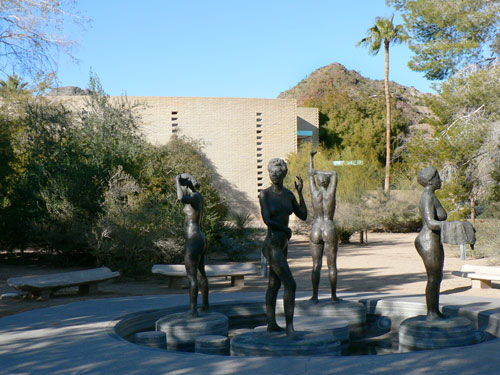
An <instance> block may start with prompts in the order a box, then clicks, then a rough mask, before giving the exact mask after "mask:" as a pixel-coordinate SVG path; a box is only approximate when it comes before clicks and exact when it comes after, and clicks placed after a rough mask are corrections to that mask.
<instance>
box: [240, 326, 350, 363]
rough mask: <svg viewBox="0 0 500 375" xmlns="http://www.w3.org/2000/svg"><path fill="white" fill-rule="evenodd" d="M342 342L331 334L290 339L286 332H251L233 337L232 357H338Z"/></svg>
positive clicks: (313, 333) (314, 334) (306, 334)
mask: <svg viewBox="0 0 500 375" xmlns="http://www.w3.org/2000/svg"><path fill="white" fill-rule="evenodd" d="M340 349H341V348H340V341H339V340H337V338H336V337H335V336H333V335H332V334H331V333H321V332H300V331H297V332H296V334H295V336H293V337H288V336H287V335H286V334H285V333H284V332H272V333H269V332H259V331H254V332H249V333H244V334H241V335H237V336H235V337H233V339H232V340H231V355H232V356H264V357H271V356H337V355H340Z"/></svg>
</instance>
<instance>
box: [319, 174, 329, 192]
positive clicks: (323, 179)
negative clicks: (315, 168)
mask: <svg viewBox="0 0 500 375" xmlns="http://www.w3.org/2000/svg"><path fill="white" fill-rule="evenodd" d="M316 181H318V185H319V186H322V187H324V188H327V187H328V185H329V184H330V175H329V174H326V173H321V172H318V174H317V175H316Z"/></svg>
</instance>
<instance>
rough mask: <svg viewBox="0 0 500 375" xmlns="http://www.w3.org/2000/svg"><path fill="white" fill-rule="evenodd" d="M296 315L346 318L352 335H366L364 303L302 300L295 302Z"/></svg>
mask: <svg viewBox="0 0 500 375" xmlns="http://www.w3.org/2000/svg"><path fill="white" fill-rule="evenodd" d="M295 316H296V317H298V316H308V317H312V316H321V317H328V318H336V319H340V320H344V321H346V322H347V324H348V325H349V331H350V335H351V337H352V336H354V337H361V336H363V335H364V332H365V326H366V307H365V305H363V304H362V303H359V302H352V301H345V300H342V301H332V300H329V299H328V300H319V301H318V303H314V302H312V301H310V300H300V301H296V303H295Z"/></svg>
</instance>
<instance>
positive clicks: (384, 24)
mask: <svg viewBox="0 0 500 375" xmlns="http://www.w3.org/2000/svg"><path fill="white" fill-rule="evenodd" d="M393 21H394V16H392V17H391V18H390V19H389V18H384V17H377V18H376V20H375V25H373V26H372V27H370V28H369V29H368V32H367V36H366V38H363V39H361V40H360V41H359V43H358V44H357V46H364V47H367V48H368V51H369V53H370V54H371V55H376V54H378V52H379V51H380V47H382V45H385V48H387V50H388V49H389V45H390V44H401V43H404V42H406V41H407V40H408V36H407V35H406V31H405V29H404V28H403V26H402V25H394V22H393Z"/></svg>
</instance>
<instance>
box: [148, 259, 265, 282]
mask: <svg viewBox="0 0 500 375" xmlns="http://www.w3.org/2000/svg"><path fill="white" fill-rule="evenodd" d="M151 272H153V273H156V274H161V275H164V276H168V277H169V284H168V286H169V288H172V287H174V284H177V285H178V281H179V280H182V278H183V277H186V275H187V274H186V267H185V266H184V265H183V264H155V265H154V266H153V268H152V269H151ZM205 273H206V274H207V277H215V276H226V277H227V276H230V277H231V286H239V287H242V286H244V285H245V276H246V275H252V274H255V273H257V267H256V266H255V264H253V263H231V264H210V265H205Z"/></svg>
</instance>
